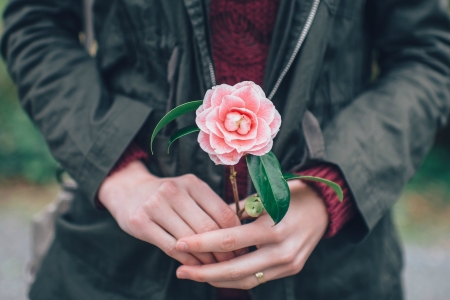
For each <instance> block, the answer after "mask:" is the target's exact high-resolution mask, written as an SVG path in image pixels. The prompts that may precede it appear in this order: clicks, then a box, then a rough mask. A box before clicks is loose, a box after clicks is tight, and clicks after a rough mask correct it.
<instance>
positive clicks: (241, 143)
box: [225, 139, 256, 153]
mask: <svg viewBox="0 0 450 300" xmlns="http://www.w3.org/2000/svg"><path fill="white" fill-rule="evenodd" d="M225 143H227V144H228V145H229V146H231V147H233V148H234V149H236V151H237V152H239V153H243V152H246V151H248V150H250V149H252V147H253V146H255V145H256V139H250V140H237V139H234V140H231V141H225Z"/></svg>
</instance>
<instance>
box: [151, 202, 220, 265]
mask: <svg viewBox="0 0 450 300" xmlns="http://www.w3.org/2000/svg"><path fill="white" fill-rule="evenodd" d="M147 213H148V214H150V212H147ZM152 219H153V221H154V222H155V223H156V224H158V225H159V226H161V227H162V228H163V229H165V230H166V231H167V232H168V233H170V234H171V235H173V236H174V237H175V238H176V239H180V238H182V237H187V236H190V235H195V232H194V231H193V230H192V229H191V228H190V227H189V225H188V224H186V223H185V222H184V221H183V220H182V219H181V217H180V216H179V215H177V214H176V213H175V212H174V211H173V210H172V208H170V207H169V206H168V205H167V208H162V209H161V213H158V214H153V215H152ZM208 252H210V251H208ZM194 256H196V257H197V258H198V259H199V260H200V261H201V262H202V263H204V264H212V263H215V262H216V259H215V258H214V256H213V255H212V254H211V253H194Z"/></svg>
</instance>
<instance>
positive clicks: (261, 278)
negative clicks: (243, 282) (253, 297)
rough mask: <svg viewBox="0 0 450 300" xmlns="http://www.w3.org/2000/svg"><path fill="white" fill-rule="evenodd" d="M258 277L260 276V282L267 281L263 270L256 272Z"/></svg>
mask: <svg viewBox="0 0 450 300" xmlns="http://www.w3.org/2000/svg"><path fill="white" fill-rule="evenodd" d="M255 276H256V278H258V281H259V284H263V283H266V282H267V281H266V279H265V278H264V274H263V272H258V273H256V274H255Z"/></svg>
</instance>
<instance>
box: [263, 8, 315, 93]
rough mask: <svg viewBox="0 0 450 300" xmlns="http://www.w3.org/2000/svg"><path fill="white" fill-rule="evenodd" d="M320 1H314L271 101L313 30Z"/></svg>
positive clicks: (273, 90) (274, 89)
mask: <svg viewBox="0 0 450 300" xmlns="http://www.w3.org/2000/svg"><path fill="white" fill-rule="evenodd" d="M319 4H320V0H314V2H313V5H312V7H311V11H310V12H309V15H308V18H307V19H306V23H305V27H303V30H302V33H301V34H300V37H299V39H298V41H297V44H296V45H295V48H294V52H293V53H292V55H291V58H289V61H288V63H287V65H286V67H285V68H284V70H283V72H281V74H280V77H278V80H277V82H276V83H275V86H274V87H273V89H272V91H271V92H270V94H269V97H267V98H269V99H270V100H272V98H273V96H274V95H275V93H276V92H277V90H278V88H279V87H280V84H281V81H283V78H284V76H286V74H287V72H288V71H289V69H290V68H291V66H292V64H293V63H294V59H295V57H296V56H297V54H298V51H300V48H301V47H302V45H303V42H304V41H305V38H306V36H307V35H308V32H309V29H310V28H311V25H312V22H313V21H314V18H315V17H316V13H317V9H318V8H319Z"/></svg>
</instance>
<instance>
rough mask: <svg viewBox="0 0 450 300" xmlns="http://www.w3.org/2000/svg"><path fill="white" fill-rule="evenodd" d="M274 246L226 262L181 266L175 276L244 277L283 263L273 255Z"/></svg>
mask: <svg viewBox="0 0 450 300" xmlns="http://www.w3.org/2000/svg"><path fill="white" fill-rule="evenodd" d="M276 248H277V247H275V246H268V247H264V248H261V249H260V250H258V251H255V252H252V253H249V254H246V255H244V256H240V257H238V258H235V259H232V260H230V261H226V262H220V263H217V264H212V265H204V266H181V267H179V268H178V270H177V277H178V278H181V279H183V278H184V279H190V280H194V281H198V282H218V281H236V280H241V279H244V278H246V277H248V276H250V275H253V274H255V273H257V272H261V270H267V269H270V268H272V267H274V266H277V265H281V264H284V261H283V262H279V261H278V260H277V259H274V260H269V259H267V258H268V257H275V255H274V254H276V252H275V249H276Z"/></svg>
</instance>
